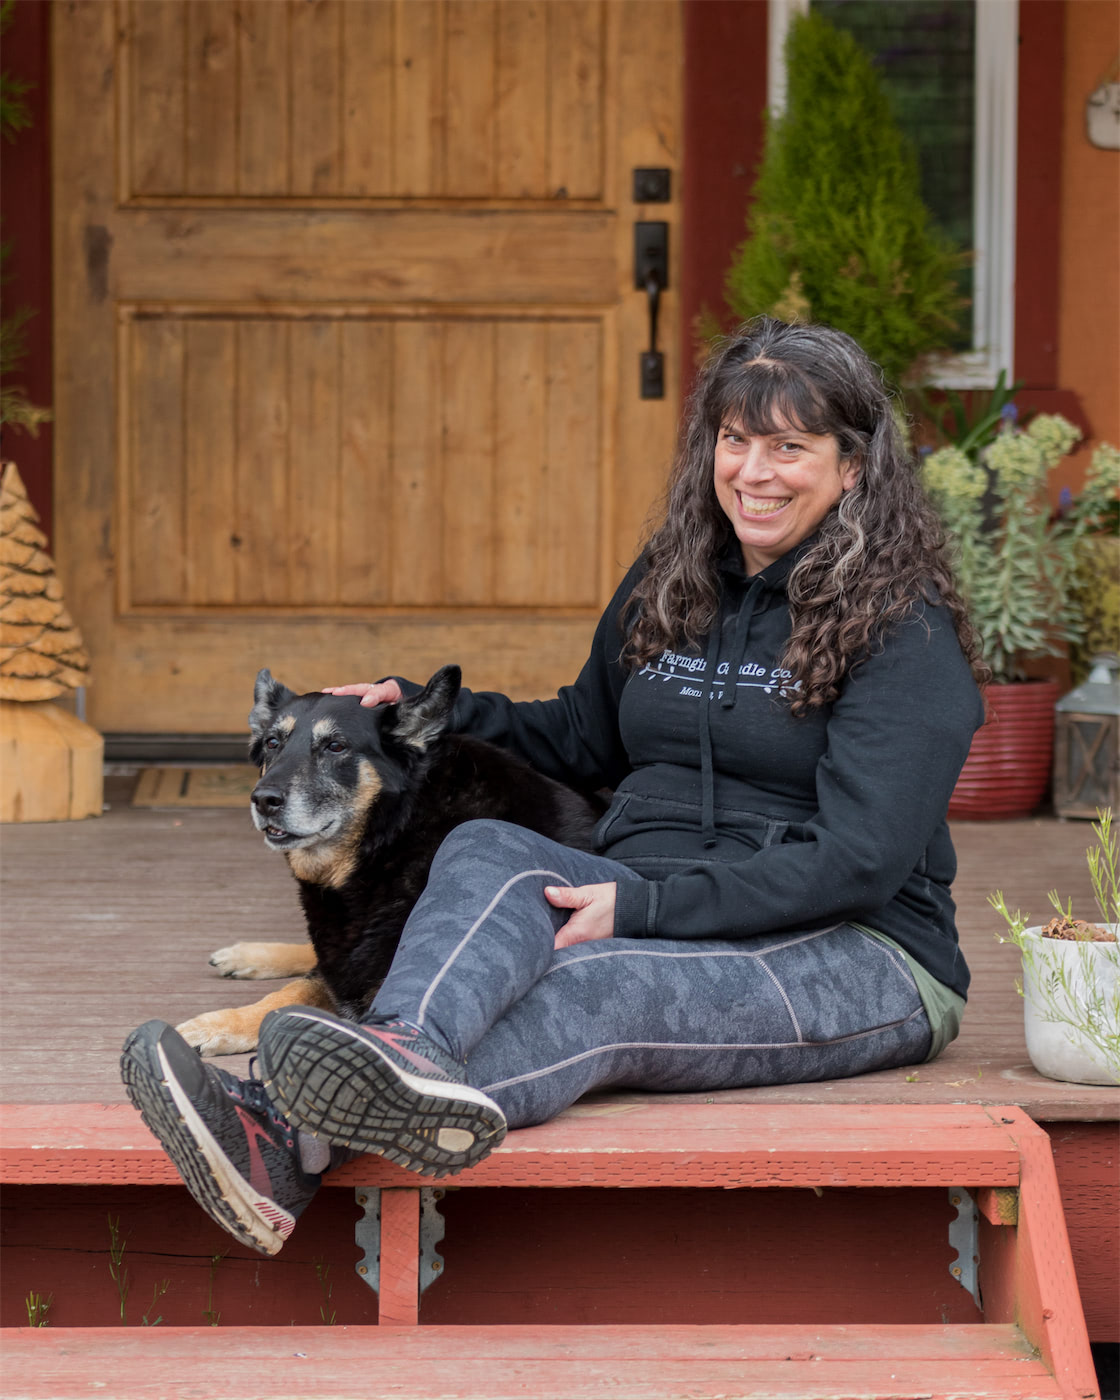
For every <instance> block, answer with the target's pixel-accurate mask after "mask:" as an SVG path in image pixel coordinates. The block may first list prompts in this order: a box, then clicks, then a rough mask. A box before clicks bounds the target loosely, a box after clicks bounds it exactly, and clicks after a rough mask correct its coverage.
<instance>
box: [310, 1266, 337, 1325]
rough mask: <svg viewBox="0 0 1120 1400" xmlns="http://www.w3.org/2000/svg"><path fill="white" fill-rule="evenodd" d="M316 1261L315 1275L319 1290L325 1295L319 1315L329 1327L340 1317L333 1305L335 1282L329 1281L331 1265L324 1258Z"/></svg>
mask: <svg viewBox="0 0 1120 1400" xmlns="http://www.w3.org/2000/svg"><path fill="white" fill-rule="evenodd" d="M314 1262H315V1277H316V1278H317V1279H318V1280H319V1291H320V1292H321V1293H322V1295H323V1301H322V1302H321V1303H320V1304H319V1316H320V1317H321V1318H322V1319H323V1321H324V1322H325V1323H326V1325H327V1326H328V1327H333V1326H334V1324H335V1321H336V1320H337V1318H338V1313H337V1312H336V1311H335V1310H334V1308H332V1307H331V1294H332V1293H333V1292H334V1284H333V1283H328V1281H327V1277H328V1275H329V1274H330V1271H331V1266H330V1265H329V1264H328V1263H327V1262H326V1261H325V1260H323V1259H316V1260H315V1261H314Z"/></svg>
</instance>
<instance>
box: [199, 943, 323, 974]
mask: <svg viewBox="0 0 1120 1400" xmlns="http://www.w3.org/2000/svg"><path fill="white" fill-rule="evenodd" d="M210 966H211V967H216V968H217V969H218V971H219V972H220V973H221V974H222V976H223V977H243V978H268V977H299V976H302V975H303V974H304V973H306V972H310V971H311V969H312V968H313V967H314V966H315V953H314V951H313V950H312V948H311V945H310V944H309V943H231V944H230V946H229V947H228V948H219V949H218V950H217V952H215V953H211V954H210Z"/></svg>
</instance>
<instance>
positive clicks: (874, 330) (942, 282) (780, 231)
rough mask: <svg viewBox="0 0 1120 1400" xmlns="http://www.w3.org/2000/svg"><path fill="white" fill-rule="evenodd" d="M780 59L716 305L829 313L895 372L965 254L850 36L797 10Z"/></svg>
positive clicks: (949, 292) (940, 326)
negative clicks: (742, 220) (774, 95)
mask: <svg viewBox="0 0 1120 1400" xmlns="http://www.w3.org/2000/svg"><path fill="white" fill-rule="evenodd" d="M786 67H787V71H788V73H789V86H788V99H787V106H786V110H785V112H784V113H782V114H781V115H779V116H777V117H776V118H773V119H771V120H770V122H769V124H768V129H767V139H766V152H765V157H764V160H763V163H762V166H761V168H760V170H759V174H758V178H757V180H756V183H755V187H754V203H753V206H752V208H751V212H750V216H749V218H748V221H747V228H748V233H749V237H748V239H747V241H746V242H745V243H744V244H743V245H742V246H741V248H740V249H739V251H738V253H737V254H736V257H735V261H734V263H733V265H732V267H731V269H730V271H729V273H728V276H727V301H728V305H729V307H730V308H731V310H732V311H733V312H734V313H735V315H736V316H737V317H740V318H746V317H750V316H754V315H758V314H759V313H763V312H765V313H769V314H770V315H774V316H778V317H779V318H781V319H783V320H810V319H811V320H814V321H822V322H825V323H827V324H828V325H832V326H836V327H838V328H839V329H840V330H843V331H847V332H848V334H849V335H851V336H853V337H854V338H855V339H856V340H857V341H859V343H860V344H861V345H862V346H863V348H864V349H865V350H866V351H867V353H868V354H869V355H870V356H871V357H872V359H874V360H875V361H876V362H877V363H878V364H880V365H881V366H882V367H883V370H884V372H885V374H886V376H887V378H888V379H889V380H890V381H892V382H894V383H900V382H901V381H902V380H903V378H904V377H905V376H906V375H907V373H908V372H909V371H912V370H913V369H914V367H915V364H916V362H917V361H919V360H920V359H921V357H923V356H925V355H929V354H931V353H934V352H937V351H942V350H945V349H947V348H948V347H949V345H950V344H951V342H952V339H953V337H954V335H955V334H956V332H957V331H958V324H959V320H960V317H961V314H962V310H963V307H964V304H965V303H964V302H963V301H962V299H961V297H960V294H959V291H958V288H957V283H956V274H957V272H958V271H959V269H960V268H961V267H962V266H963V265H964V264H965V263H966V262H967V255H966V254H963V253H962V252H960V251H959V250H957V249H955V248H954V247H953V246H952V245H951V244H950V243H949V241H948V240H947V239H946V238H945V237H944V236H943V235H942V234H941V233H940V232H939V231H938V230H937V229H936V228H935V227H934V225H933V223H932V221H931V218H930V214H929V211H928V209H927V208H926V206H925V204H924V203H923V202H922V197H921V191H920V186H919V175H918V163H917V157H916V155H915V152H914V149H913V147H912V145H911V144H910V143H909V142H908V141H907V140H906V139H905V137H904V136H903V135H902V133H901V131H900V130H899V128H898V124H897V122H896V120H895V118H894V114H893V112H892V109H891V104H890V100H889V99H888V97H887V95H886V93H885V92H884V90H883V86H882V83H881V81H880V79H879V76H878V74H877V72H876V70H875V68H874V66H873V64H872V62H871V60H870V58H869V57H868V55H867V54H866V53H865V52H864V51H863V50H862V49H861V48H860V47H859V46H858V45H857V44H856V42H855V40H854V39H852V38H851V36H850V35H848V34H845V33H842V32H841V31H839V30H837V29H835V28H834V27H833V26H832V25H830V24H829V23H828V21H827V20H825V19H822V18H821V17H820V16H819V15H815V14H813V13H811V12H810V13H809V14H808V15H804V16H799V17H798V18H796V19H795V20H794V21H793V23H792V25H791V27H790V33H789V38H788V40H787V43H786Z"/></svg>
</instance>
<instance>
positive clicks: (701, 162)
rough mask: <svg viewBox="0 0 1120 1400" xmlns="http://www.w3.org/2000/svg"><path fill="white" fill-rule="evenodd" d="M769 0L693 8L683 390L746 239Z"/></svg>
mask: <svg viewBox="0 0 1120 1400" xmlns="http://www.w3.org/2000/svg"><path fill="white" fill-rule="evenodd" d="M767 10H768V6H767V4H766V0H685V3H684V113H683V126H684V171H683V180H684V183H683V187H682V188H683V191H684V200H683V208H682V210H681V239H682V246H683V248H684V258H683V262H682V271H681V350H680V353H681V364H682V366H683V367H684V371H685V372H684V373H683V374H682V376H681V380H682V385H683V386H684V388H685V389H687V386H688V384H689V383H690V382H691V377H692V376H691V370H692V368H693V367H694V365H695V360H696V354H697V337H696V321H697V318H698V316H699V315H700V314H701V313H702V312H704V311H705V310H706V311H708V312H711V313H713V314H714V315H715V316H716V317H717V318H718V319H719V320H720V321H722V322H724V323H726V321H727V317H728V312H727V308H726V306H725V305H724V300H723V280H724V276H725V274H726V271H727V268H728V266H729V265H730V263H731V257H732V254H733V253H734V251H735V249H736V248H737V247H738V245H739V244H740V243H741V242H742V241H743V239H744V237H745V236H746V211H747V205H748V203H749V198H750V192H751V187H752V185H753V184H754V177H755V172H756V169H757V166H758V163H759V161H760V160H761V159H762V147H763V140H764V137H765V126H764V122H763V111H764V108H765V106H766V40H767V32H768V24H767Z"/></svg>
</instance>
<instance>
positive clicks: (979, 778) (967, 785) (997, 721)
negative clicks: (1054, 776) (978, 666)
mask: <svg viewBox="0 0 1120 1400" xmlns="http://www.w3.org/2000/svg"><path fill="white" fill-rule="evenodd" d="M1060 690H1061V687H1060V686H1059V684H1058V682H1057V681H1013V682H1011V683H1010V684H1007V685H997V684H992V685H990V686H988V688H987V690H986V691H985V692H984V698H985V700H986V702H987V706H988V719H987V722H986V723H985V724H984V726H983V728H981V729H978V730H977V731H976V734H975V735H974V736H973V740H972V747H971V748H970V749H969V751H968V758H967V759H966V760H965V765H964V768H963V769H962V770H961V776H960V777H959V778H958V780H957V786H956V787H955V788H954V790H953V796H952V798H951V800H950V802H949V816H950V817H953V818H956V819H957V820H958V821H995V820H998V819H1000V818H1003V817H1025V816H1029V815H1030V813H1031V812H1033V811H1034V809H1035V808H1036V807H1037V806H1038V805H1039V804H1040V803H1041V802H1042V800H1043V799H1044V798H1045V796H1046V794H1047V792H1048V791H1049V788H1050V770H1051V767H1052V765H1053V761H1054V705H1055V703H1056V702H1057V700H1058V696H1059V694H1060Z"/></svg>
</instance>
